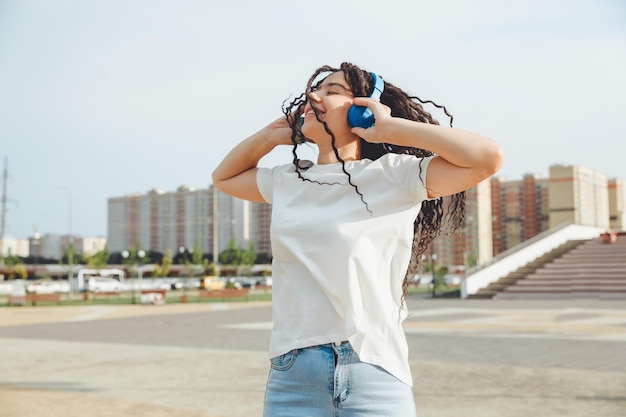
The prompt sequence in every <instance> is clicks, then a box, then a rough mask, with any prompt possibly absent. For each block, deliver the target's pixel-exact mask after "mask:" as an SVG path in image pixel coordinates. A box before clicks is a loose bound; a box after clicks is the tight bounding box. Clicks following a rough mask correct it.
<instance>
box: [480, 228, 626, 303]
mask: <svg viewBox="0 0 626 417" xmlns="http://www.w3.org/2000/svg"><path fill="white" fill-rule="evenodd" d="M558 252H561V253H560V254H559V253H558ZM542 258H544V259H543V260H542V259H541V258H540V259H537V260H535V261H533V262H531V263H530V264H529V265H527V266H525V267H522V268H519V269H518V270H517V271H515V272H513V273H511V274H509V275H508V276H506V277H504V278H502V279H501V280H498V281H497V282H496V283H493V284H491V285H490V287H491V286H492V285H493V286H494V288H492V290H491V294H489V293H488V290H489V287H487V288H485V289H484V290H485V295H486V296H489V295H492V297H493V298H497V299H531V298H532V299H537V298H603V299H625V300H626V232H622V233H620V234H618V237H617V241H616V242H615V243H604V242H603V241H602V239H601V238H594V239H590V240H586V241H582V242H581V241H576V242H568V243H567V244H565V245H561V246H560V247H559V248H556V249H555V250H553V251H552V252H550V253H548V254H546V255H545V256H544V257H542ZM542 262H543V264H542ZM479 295H480V292H479V293H477V294H476V296H479Z"/></svg>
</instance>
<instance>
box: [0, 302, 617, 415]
mask: <svg viewBox="0 0 626 417" xmlns="http://www.w3.org/2000/svg"><path fill="white" fill-rule="evenodd" d="M408 305H409V310H410V317H409V318H408V319H407V321H406V322H405V329H406V333H407V339H408V341H409V347H410V355H411V369H412V371H413V379H414V392H415V399H416V403H417V408H418V416H420V417H431V416H432V417H435V416H440V417H452V416H454V417H457V416H463V417H474V416H475V417H496V416H497V417H522V416H523V417H530V416H532V417H539V416H546V417H548V416H550V417H552V416H554V417H556V416H567V417H578V416H580V417H605V416H606V417H609V416H615V417H618V416H619V417H624V416H626V303H624V302H623V301H621V302H620V301H600V300H557V301H550V300H543V301H494V300H447V299H435V300H432V299H417V298H410V299H409V301H408ZM271 323H272V322H271V305H270V303H212V304H211V303H203V304H170V305H167V304H166V305H162V306H139V305H134V306H131V305H123V306H111V305H109V306H97V305H93V306H77V307H12V308H8V307H0V354H1V362H0V417H34V416H45V417H61V416H63V417H68V416H90V417H104V416H116V417H126V416H128V417H131V416H132V417H147V416H151V417H173V416H185V417H227V416H232V417H256V416H261V414H262V407H263V393H264V389H265V379H266V377H267V372H268V369H269V361H268V358H267V355H266V349H267V346H268V343H269V334H270V329H271V325H272V324H271ZM294 417H299V416H294Z"/></svg>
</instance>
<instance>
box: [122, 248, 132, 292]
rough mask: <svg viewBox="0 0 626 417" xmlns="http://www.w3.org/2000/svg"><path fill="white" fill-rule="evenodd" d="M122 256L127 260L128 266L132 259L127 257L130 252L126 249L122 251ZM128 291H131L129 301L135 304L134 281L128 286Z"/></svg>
mask: <svg viewBox="0 0 626 417" xmlns="http://www.w3.org/2000/svg"><path fill="white" fill-rule="evenodd" d="M122 258H124V259H125V260H126V261H127V262H128V264H127V265H128V266H130V264H131V263H132V259H129V258H130V252H129V251H127V250H124V251H122ZM128 275H129V276H130V268H129V274H128ZM130 293H131V300H132V301H131V302H132V303H133V304H135V284H134V282H133V284H131V286H130Z"/></svg>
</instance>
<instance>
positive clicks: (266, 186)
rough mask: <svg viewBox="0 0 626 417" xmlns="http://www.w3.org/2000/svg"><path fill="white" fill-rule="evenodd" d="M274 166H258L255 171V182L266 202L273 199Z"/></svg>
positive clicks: (270, 201)
mask: <svg viewBox="0 0 626 417" xmlns="http://www.w3.org/2000/svg"><path fill="white" fill-rule="evenodd" d="M275 169H276V168H259V169H258V170H257V172H256V183H257V186H258V187H259V192H260V193H261V196H263V199H264V200H265V202H266V203H269V204H272V202H273V200H274V170H275Z"/></svg>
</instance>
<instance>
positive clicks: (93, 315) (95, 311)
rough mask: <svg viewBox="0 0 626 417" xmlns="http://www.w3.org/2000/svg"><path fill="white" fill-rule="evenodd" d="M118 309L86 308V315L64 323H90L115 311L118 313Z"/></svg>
mask: <svg viewBox="0 0 626 417" xmlns="http://www.w3.org/2000/svg"><path fill="white" fill-rule="evenodd" d="M119 309H120V308H119V307H118V308H115V307H102V306H88V307H85V310H86V311H90V312H88V313H86V314H82V315H79V316H74V317H70V318H69V319H67V320H65V321H69V322H74V321H91V320H96V319H99V318H101V317H104V316H107V315H109V314H111V313H113V312H115V311H118V310H119Z"/></svg>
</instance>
